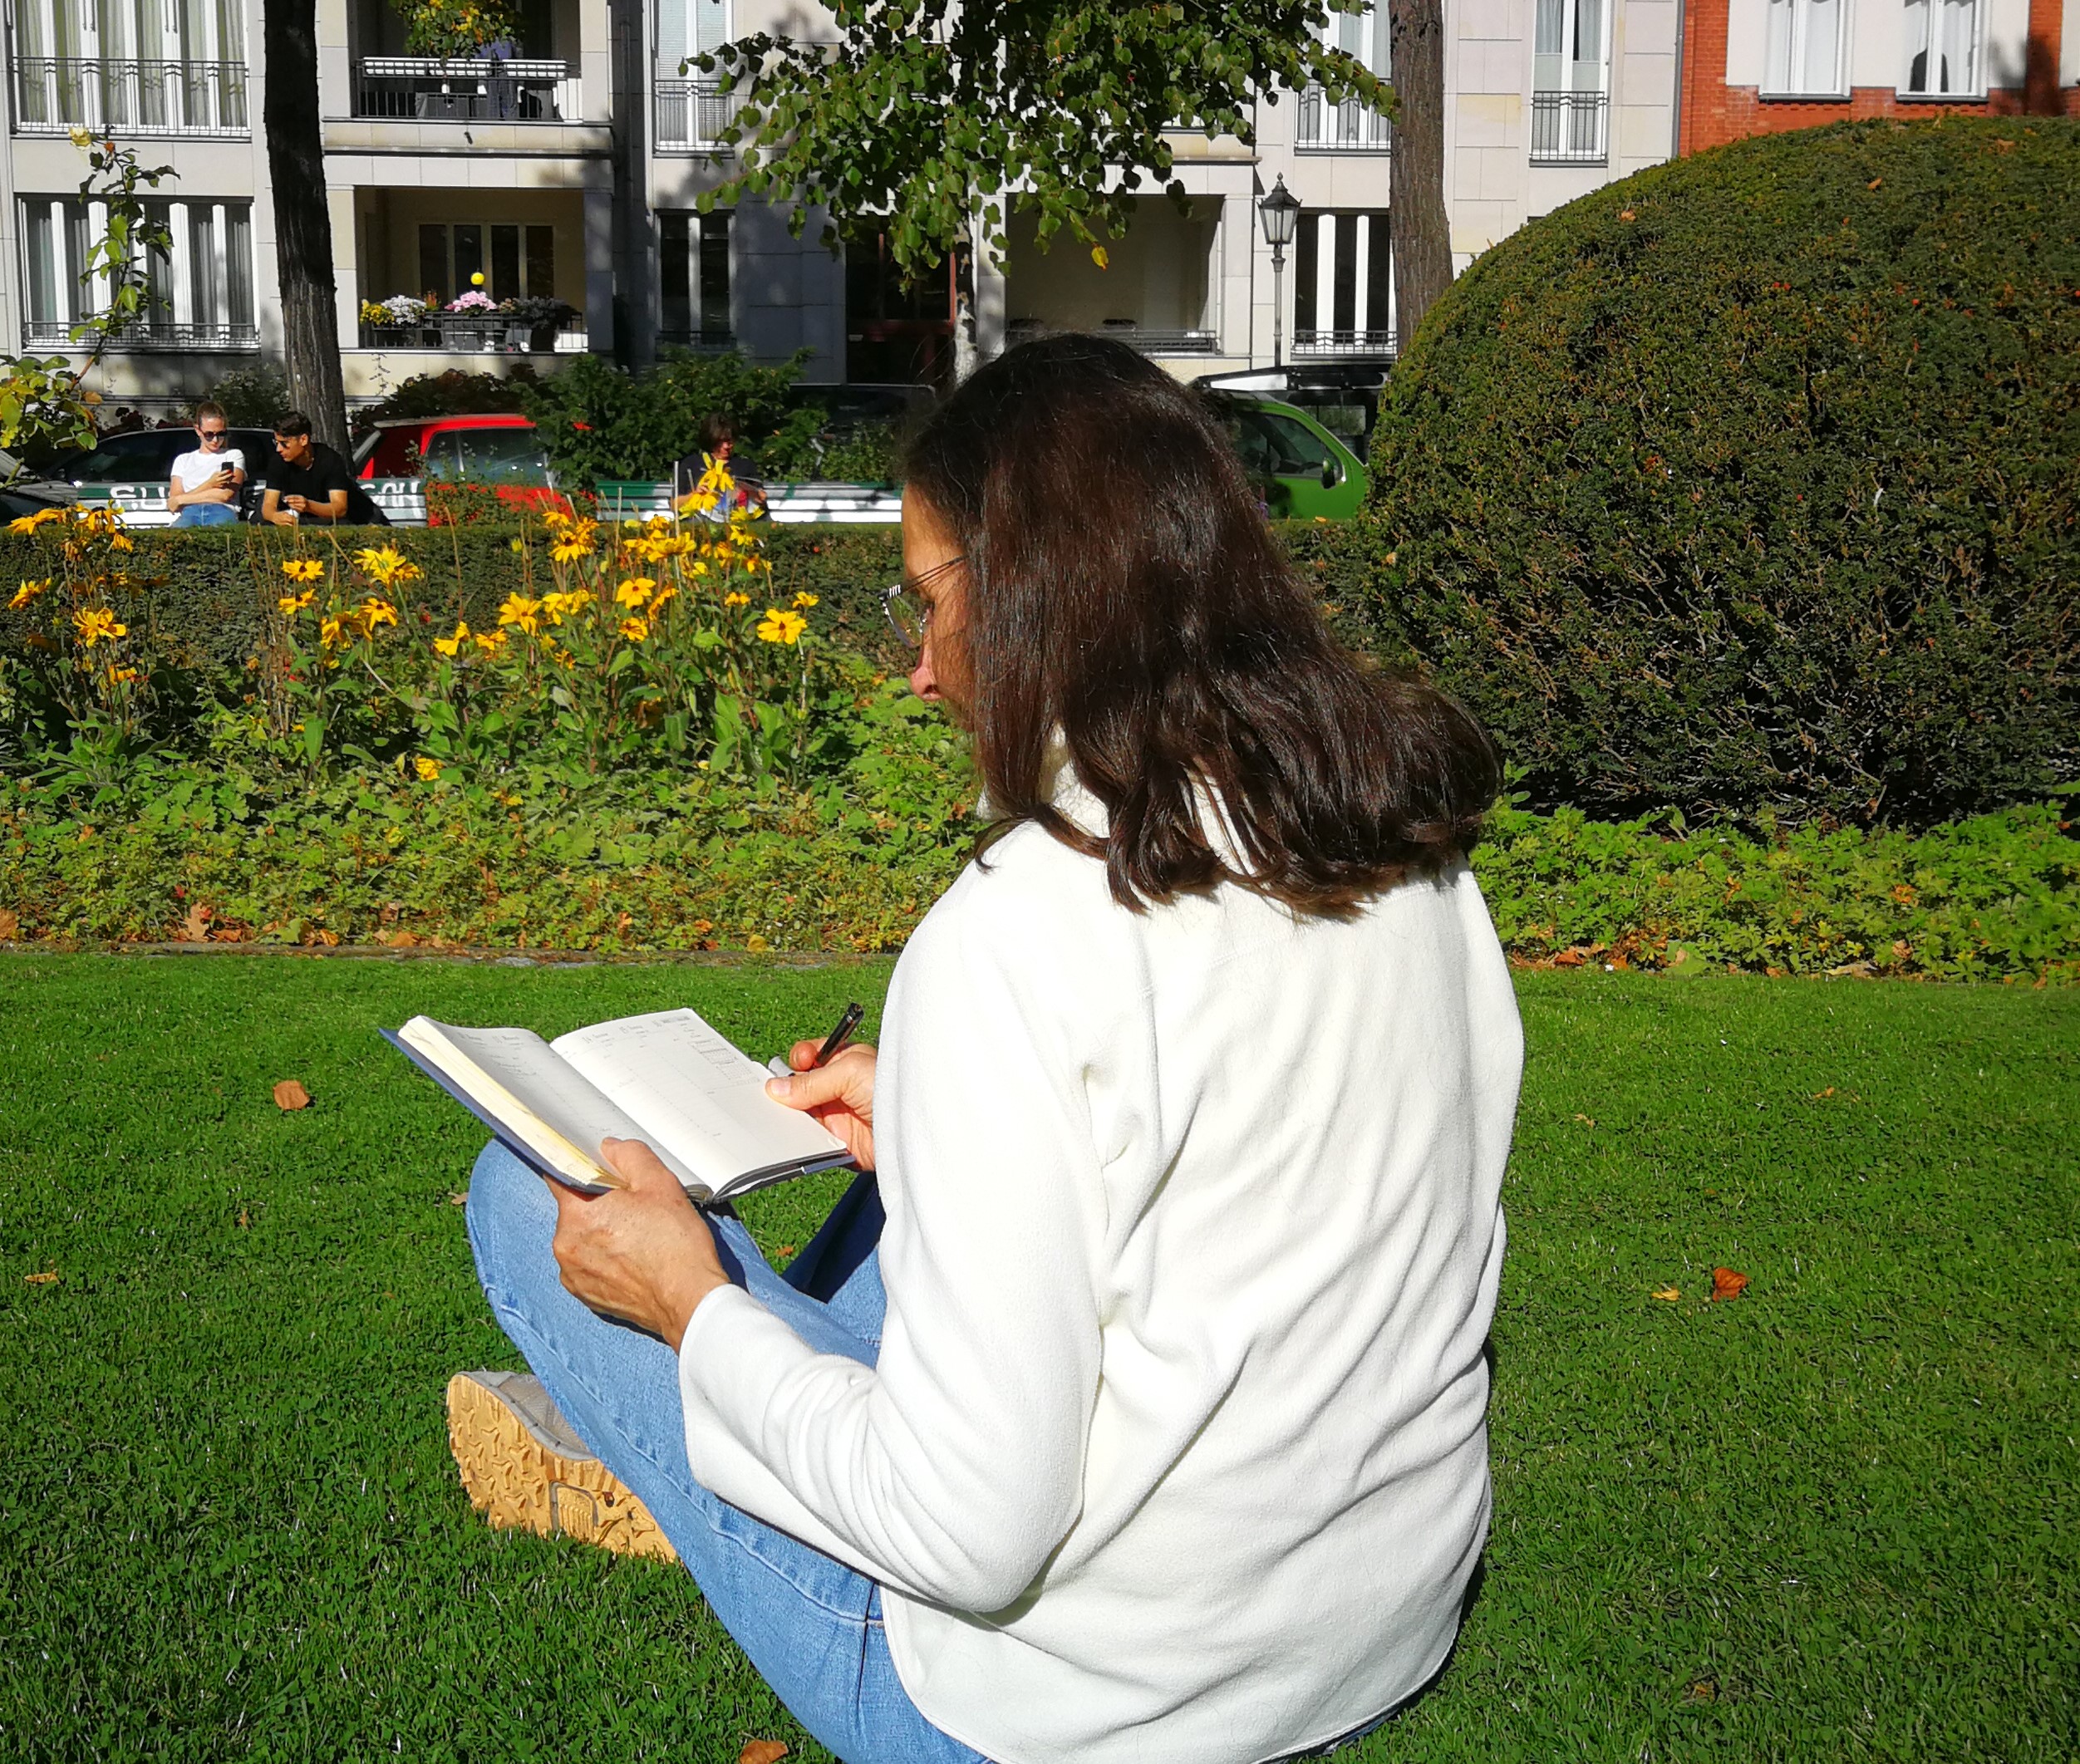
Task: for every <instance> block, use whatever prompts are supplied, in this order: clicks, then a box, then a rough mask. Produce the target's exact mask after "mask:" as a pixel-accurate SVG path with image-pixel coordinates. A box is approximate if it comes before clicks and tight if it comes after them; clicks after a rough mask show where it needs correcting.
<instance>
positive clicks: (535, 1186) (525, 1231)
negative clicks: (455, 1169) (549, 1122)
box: [464, 1139, 556, 1285]
mask: <svg viewBox="0 0 2080 1764" xmlns="http://www.w3.org/2000/svg"><path fill="white" fill-rule="evenodd" d="M464 1218H465V1221H466V1223H467V1224H468V1226H469V1231H470V1247H471V1248H472V1249H474V1250H475V1251H476V1253H477V1273H478V1275H479V1277H480V1278H481V1279H482V1280H484V1282H485V1283H486V1284H487V1285H488V1284H489V1282H490V1280H491V1275H492V1270H493V1268H494V1266H502V1265H505V1264H506V1263H508V1262H509V1260H511V1259H512V1258H513V1257H514V1256H516V1255H529V1254H538V1253H540V1252H541V1251H546V1250H547V1249H548V1241H549V1239H550V1238H552V1237H553V1236H555V1233H556V1201H555V1198H554V1196H552V1195H551V1194H550V1193H549V1192H548V1183H547V1182H546V1181H544V1179H543V1178H542V1177H539V1176H537V1175H536V1174H535V1173H534V1171H532V1170H530V1169H529V1168H528V1167H527V1166H526V1165H525V1164H524V1163H522V1162H520V1160H519V1158H517V1157H514V1155H513V1154H512V1153H511V1152H509V1151H507V1150H506V1148H505V1147H504V1146H502V1145H500V1144H499V1142H498V1141H497V1140H495V1139H494V1140H493V1141H492V1142H490V1144H489V1145H487V1146H486V1147H484V1150H483V1151H482V1152H479V1153H478V1155H477V1162H476V1166H475V1168H474V1169H472V1170H471V1171H470V1198H469V1201H468V1203H467V1205H466V1206H465V1209H464Z"/></svg>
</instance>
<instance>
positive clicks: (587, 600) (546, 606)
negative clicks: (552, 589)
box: [542, 588, 593, 625]
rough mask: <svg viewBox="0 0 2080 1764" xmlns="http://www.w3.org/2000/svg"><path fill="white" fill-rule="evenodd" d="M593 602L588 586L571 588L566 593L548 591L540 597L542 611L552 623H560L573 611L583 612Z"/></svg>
mask: <svg viewBox="0 0 2080 1764" xmlns="http://www.w3.org/2000/svg"><path fill="white" fill-rule="evenodd" d="M592 603H593V597H592V592H591V590H590V589H588V588H573V589H572V590H571V592H569V593H568V594H558V593H549V594H544V595H543V597H542V611H543V612H546V613H547V614H548V617H549V622H550V623H551V624H553V625H560V624H562V623H563V621H564V620H565V619H567V618H568V617H570V616H571V615H572V614H573V613H574V612H583V611H584V610H585V609H586V608H587V607H589V606H591V605H592Z"/></svg>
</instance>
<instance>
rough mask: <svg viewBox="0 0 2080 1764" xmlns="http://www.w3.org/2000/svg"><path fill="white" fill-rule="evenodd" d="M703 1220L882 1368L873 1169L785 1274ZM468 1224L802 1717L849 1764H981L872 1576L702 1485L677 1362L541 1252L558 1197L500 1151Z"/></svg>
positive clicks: (810, 1320) (573, 1420) (506, 1289)
mask: <svg viewBox="0 0 2080 1764" xmlns="http://www.w3.org/2000/svg"><path fill="white" fill-rule="evenodd" d="M709 1223H710V1225H711V1226H713V1228H714V1231H715V1246H716V1248H717V1249H718V1250H719V1251H720V1253H721V1256H722V1261H723V1265H724V1266H725V1267H726V1268H727V1269H728V1270H729V1271H730V1278H731V1279H732V1280H735V1281H736V1282H737V1283H738V1284H739V1285H741V1286H743V1287H744V1288H745V1290H747V1291H748V1292H750V1295H752V1296H753V1297H754V1298H755V1299H757V1300H759V1301H760V1303H761V1304H763V1305H765V1307H766V1309H769V1310H770V1311H771V1312H773V1313H774V1315H776V1316H778V1317H779V1318H781V1319H783V1320H784V1321H785V1322H786V1323H787V1324H788V1325H789V1327H790V1328H792V1329H794V1332H795V1333H796V1334H798V1335H799V1336H800V1337H801V1338H802V1339H804V1341H806V1342H807V1343H809V1345H810V1346H811V1347H813V1348H815V1349H818V1350H819V1352H822V1353H825V1354H844V1355H845V1356H846V1357H847V1358H848V1359H856V1360H859V1361H861V1362H863V1364H867V1365H869V1366H871V1365H872V1364H873V1363H874V1360H875V1358H876V1356H877V1355H878V1354H879V1353H880V1351H881V1325H882V1319H883V1314H884V1312H885V1309H886V1305H885V1301H884V1300H883V1295H882V1290H881V1265H880V1262H879V1260H878V1255H877V1252H876V1246H877V1245H878V1242H879V1241H880V1236H881V1223H882V1213H881V1197H880V1195H879V1193H878V1192H877V1191H876V1189H875V1187H874V1185H873V1180H872V1178H870V1177H862V1178H861V1179H860V1180H859V1181H858V1182H855V1183H854V1184H853V1187H852V1188H851V1189H850V1190H849V1191H848V1192H847V1194H846V1195H845V1196H844V1198H843V1200H841V1201H839V1202H838V1205H837V1206H836V1207H835V1208H833V1211H832V1212H831V1216H830V1217H829V1219H828V1220H826V1221H824V1226H823V1228H822V1229H821V1230H819V1231H818V1232H817V1234H816V1236H814V1238H812V1239H811V1240H810V1241H809V1243H808V1245H807V1246H805V1247H804V1249H803V1251H802V1252H801V1254H800V1255H798V1256H796V1257H795V1259H794V1260H793V1261H792V1262H791V1263H789V1265H788V1270H787V1272H786V1273H785V1274H784V1275H781V1274H776V1273H774V1270H773V1269H772V1267H771V1266H770V1265H769V1264H768V1263H767V1261H766V1260H765V1257H764V1256H763V1255H760V1253H759V1249H758V1246H757V1245H756V1244H755V1243H753V1242H752V1241H751V1234H750V1232H749V1231H746V1230H745V1228H744V1226H743V1225H742V1224H741V1223H740V1221H737V1220H735V1219H734V1218H731V1217H728V1216H723V1217H720V1218H717V1217H715V1216H711V1217H710V1219H709ZM469 1224H470V1246H471V1247H472V1248H473V1249H474V1250H475V1252H476V1258H477V1274H478V1277H479V1279H480V1280H482V1281H483V1282H484V1295H485V1296H486V1297H487V1298H489V1300H490V1301H491V1308H492V1309H493V1310H494V1312H495V1313H496V1314H497V1316H498V1319H499V1327H500V1328H501V1329H504V1331H505V1333H506V1334H507V1335H508V1336H509V1337H510V1338H511V1339H512V1342H513V1344H514V1346H515V1347H516V1348H518V1349H519V1350H520V1352H521V1353H522V1354H524V1355H525V1356H526V1357H527V1363H528V1364H529V1366H530V1367H532V1368H534V1375H535V1376H536V1377H537V1378H539V1379H540V1380H541V1381H542V1383H543V1387H544V1388H546V1389H547V1390H548V1393H549V1395H550V1396H551V1397H552V1398H554V1400H555V1403H556V1406H557V1408H559V1409H561V1410H562V1411H563V1417H564V1418H565V1419H566V1420H567V1421H568V1422H569V1423H570V1424H571V1425H572V1426H573V1427H574V1428H576V1429H577V1431H578V1437H580V1438H582V1439H583V1441H584V1442H585V1443H586V1444H587V1445H588V1446H590V1447H592V1449H593V1452H595V1453H597V1455H598V1457H599V1458H600V1460H601V1462H603V1463H604V1464H605V1465H606V1466H607V1468H608V1469H609V1470H611V1471H612V1472H614V1474H615V1475H616V1476H617V1477H620V1478H621V1480H622V1481H624V1482H626V1483H627V1485H628V1486H629V1487H631V1488H632V1489H633V1490H634V1491H636V1493H637V1496H639V1497H640V1498H641V1499H642V1503H643V1505H644V1506H647V1507H648V1508H649V1509H650V1511H651V1514H652V1516H653V1517H654V1518H655V1519H656V1521H657V1523H658V1524H659V1525H660V1526H661V1527H663V1530H664V1534H665V1536H666V1537H668V1538H670V1539H671V1546H672V1548H673V1549H675V1550H677V1551H678V1552H679V1560H681V1562H683V1563H684V1564H685V1565H686V1567H687V1568H688V1569H689V1570H691V1572H692V1575H693V1578H694V1579H695V1580H696V1582H698V1583H699V1585H700V1587H701V1592H702V1593H703V1594H705V1595H706V1598H707V1601H708V1604H709V1606H710V1607H711V1609H713V1610H714V1612H715V1615H716V1616H717V1617H718V1618H720V1619H721V1622H722V1624H723V1627H724V1628H725V1629H728V1630H729V1632H730V1634H731V1635H733V1636H735V1638H736V1641H737V1644H738V1645H739V1646H740V1648H742V1649H744V1651H745V1653H746V1654H747V1655H749V1656H750V1661H751V1663H752V1664H753V1665H754V1666H755V1667H756V1668H758V1669H759V1671H760V1673H761V1674H762V1675H763V1676H764V1677H765V1682H766V1683H768V1684H770V1685H771V1686H772V1687H773V1689H774V1692H775V1693H777V1694H778V1696H779V1699H780V1701H781V1702H783V1703H785V1704H786V1705H787V1706H788V1707H789V1709H790V1710H792V1711H793V1712H794V1717H795V1719H796V1720H798V1721H799V1722H801V1724H802V1725H803V1726H804V1727H806V1728H808V1729H809V1732H811V1733H813V1734H814V1735H815V1736H816V1737H817V1739H818V1740H819V1741H820V1742H822V1743H823V1744H824V1746H826V1747H829V1749H830V1750H831V1751H832V1752H835V1753H836V1754H837V1755H838V1757H840V1758H843V1760H845V1761H846V1764H987V1761H986V1760H984V1759H983V1758H982V1755H981V1753H980V1752H972V1751H971V1750H970V1749H969V1748H968V1747H966V1746H963V1745H961V1743H960V1742H958V1741H957V1740H954V1739H950V1738H948V1737H947V1735H945V1734H943V1733H942V1732H940V1731H939V1730H938V1729H937V1727H933V1726H932V1723H931V1722H928V1721H927V1720H926V1719H925V1718H924V1717H923V1716H922V1715H921V1714H920V1713H919V1712H917V1705H916V1704H914V1703H912V1702H911V1700H910V1696H909V1693H907V1691H905V1690H904V1689H903V1688H902V1681H901V1680H900V1679H898V1678H897V1676H896V1668H895V1666H894V1664H893V1663H892V1662H891V1660H890V1659H889V1657H888V1637H887V1635H886V1634H884V1632H883V1628H882V1620H881V1589H880V1588H879V1587H878V1586H876V1585H874V1583H873V1581H872V1580H868V1579H867V1578H866V1576H865V1575H860V1574H856V1573H854V1572H853V1570H851V1569H849V1568H848V1567H846V1566H845V1565H843V1563H840V1562H836V1561H833V1560H831V1558H830V1557H829V1556H827V1555H824V1554H823V1553H822V1552H821V1551H819V1550H812V1549H810V1548H809V1545H806V1544H804V1543H799V1542H798V1541H797V1540H794V1538H792V1537H789V1536H787V1535H786V1534H785V1533H784V1532H782V1531H774V1529H773V1528H772V1526H769V1525H767V1524H765V1522H764V1521H760V1520H757V1519H754V1518H753V1517H752V1516H750V1514H749V1513H746V1512H744V1511H740V1509H738V1508H736V1507H734V1506H730V1504H729V1502H727V1501H724V1500H723V1499H721V1498H720V1496H716V1495H713V1494H711V1493H710V1492H709V1491H707V1490H706V1489H705V1488H703V1487H702V1486H701V1485H700V1484H699V1483H698V1482H696V1481H694V1479H693V1472H692V1471H691V1469H690V1468H689V1467H687V1463H686V1420H685V1415H684V1412H683V1410H682V1409H681V1407H680V1403H679V1362H678V1359H677V1357H676V1355H675V1354H673V1353H672V1351H671V1349H670V1348H668V1347H666V1345H665V1344H664V1343H663V1342H661V1341H660V1340H658V1339H657V1338H656V1336H654V1335H650V1334H645V1333H644V1332H642V1330H640V1329H630V1328H627V1326H625V1325H624V1324H618V1323H612V1322H609V1321H608V1320H607V1319H605V1318H603V1317H601V1316H599V1315H597V1314H595V1313H594V1312H593V1311H592V1310H590V1309H588V1308H587V1307H586V1305H584V1304H583V1303H582V1302H581V1301H580V1300H578V1299H576V1298H574V1297H573V1296H572V1295H571V1294H569V1293H568V1292H567V1291H565V1290H563V1283H562V1282H561V1280H558V1276H557V1270H556V1261H555V1258H554V1257H553V1255H551V1253H550V1251H549V1241H550V1239H551V1238H552V1237H553V1236H554V1234H555V1231H556V1202H555V1201H554V1200H553V1198H552V1197H551V1196H550V1194H549V1192H548V1186H547V1184H546V1183H545V1182H543V1178H542V1177H538V1176H537V1175H535V1173H534V1172H533V1171H531V1170H529V1168H528V1167H526V1165H524V1164H523V1163H522V1162H520V1161H519V1159H518V1158H516V1157H514V1156H513V1155H512V1153H511V1152H508V1151H507V1150H506V1149H505V1148H504V1147H503V1146H500V1145H498V1144H496V1143H494V1144H492V1145H490V1146H488V1147H485V1149H484V1154H483V1156H482V1157H479V1158H478V1160H477V1166H476V1170H475V1174H474V1175H472V1177H470V1206H469Z"/></svg>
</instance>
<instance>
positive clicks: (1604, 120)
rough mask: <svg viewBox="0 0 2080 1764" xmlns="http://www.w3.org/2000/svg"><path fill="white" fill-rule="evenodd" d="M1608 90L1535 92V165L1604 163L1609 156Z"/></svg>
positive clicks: (1532, 122)
mask: <svg viewBox="0 0 2080 1764" xmlns="http://www.w3.org/2000/svg"><path fill="white" fill-rule="evenodd" d="M1609 137H1610V94H1609V93H1608V92H1533V93H1532V95H1531V159H1532V165H1602V164H1603V163H1604V161H1605V159H1606V158H1607V157H1608V155H1609V150H1610V149H1609Z"/></svg>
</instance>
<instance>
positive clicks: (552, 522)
mask: <svg viewBox="0 0 2080 1764" xmlns="http://www.w3.org/2000/svg"><path fill="white" fill-rule="evenodd" d="M570 523H571V518H570V516H568V514H566V513H564V512H563V510H562V509H543V511H542V524H543V526H544V527H546V528H548V530H549V531H550V532H551V533H554V532H555V531H556V529H557V528H559V527H568V526H569V525H570Z"/></svg>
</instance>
